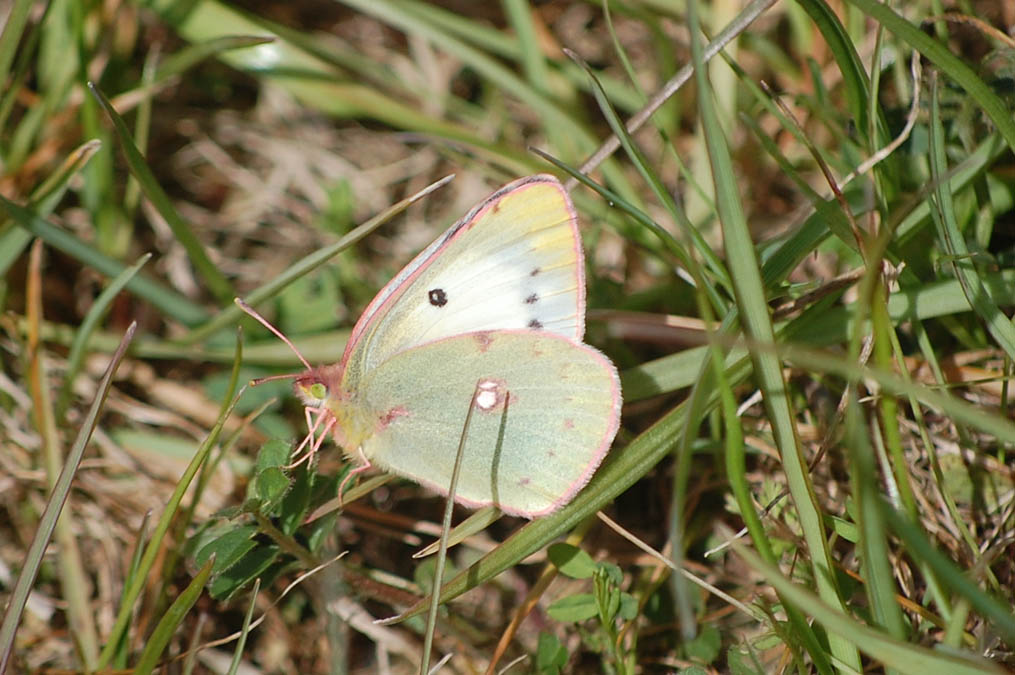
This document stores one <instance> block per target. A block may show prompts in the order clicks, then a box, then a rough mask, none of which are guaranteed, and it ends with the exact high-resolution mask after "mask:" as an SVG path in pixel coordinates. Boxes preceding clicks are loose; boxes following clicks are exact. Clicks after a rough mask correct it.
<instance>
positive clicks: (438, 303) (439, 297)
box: [427, 288, 448, 307]
mask: <svg viewBox="0 0 1015 675" xmlns="http://www.w3.org/2000/svg"><path fill="white" fill-rule="evenodd" d="M427 298H428V299H429V300H430V304H431V305H433V306H434V307H443V306H444V305H446V304H448V294H447V293H445V292H444V289H443V288H433V289H430V291H429V292H428V293H427Z"/></svg>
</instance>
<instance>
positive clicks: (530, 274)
mask: <svg viewBox="0 0 1015 675" xmlns="http://www.w3.org/2000/svg"><path fill="white" fill-rule="evenodd" d="M542 271H543V270H541V269H539V268H538V267H533V268H532V271H531V272H529V276H530V277H535V276H538V275H539V273H540V272H542Z"/></svg>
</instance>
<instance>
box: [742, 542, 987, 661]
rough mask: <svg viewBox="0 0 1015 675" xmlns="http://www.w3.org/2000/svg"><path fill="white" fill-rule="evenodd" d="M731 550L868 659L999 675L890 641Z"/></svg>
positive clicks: (938, 652) (957, 657)
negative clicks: (868, 657) (867, 656)
mask: <svg viewBox="0 0 1015 675" xmlns="http://www.w3.org/2000/svg"><path fill="white" fill-rule="evenodd" d="M732 545H733V548H734V549H735V550H736V552H737V554H738V555H740V556H741V557H742V558H743V559H744V561H745V562H747V564H748V565H750V566H751V567H752V568H753V569H754V570H756V571H758V572H760V573H761V574H763V575H764V576H765V579H767V580H768V582H769V583H770V584H772V586H773V587H775V589H776V590H777V591H778V592H779V594H780V595H782V596H784V597H785V598H786V599H787V600H788V601H789V602H792V603H793V604H794V605H796V606H797V607H799V608H800V609H802V610H803V611H805V612H807V614H809V615H810V616H813V617H814V618H815V620H817V622H818V623H820V624H821V625H823V626H824V627H825V629H826V630H827V631H828V632H829V634H830V635H839V636H842V637H843V638H844V639H845V640H847V641H848V642H849V643H850V644H854V645H856V646H857V647H858V648H860V649H861V650H862V651H863V652H864V653H866V654H867V655H869V656H870V657H871V658H873V659H876V660H877V661H880V662H881V663H882V664H883V665H885V666H886V667H888V668H894V669H896V670H897V671H899V672H900V673H911V674H912V675H927V674H928V673H948V674H949V675H953V674H954V675H960V674H961V675H982V674H983V673H998V674H1000V673H1001V672H1003V671H1002V670H1001V669H1000V668H999V667H997V666H995V665H994V664H991V663H989V662H987V661H982V660H980V659H978V658H976V657H975V656H973V655H972V654H970V655H968V656H966V655H960V654H954V653H950V652H948V651H945V650H943V649H941V650H939V649H928V648H926V647H920V646H917V645H912V644H907V643H905V642H900V641H898V640H895V639H894V638H891V637H889V636H887V635H885V634H884V633H882V632H881V631H878V630H875V629H873V628H870V627H868V626H865V625H864V624H862V623H860V622H859V621H856V620H854V619H852V618H851V617H849V616H848V615H846V614H844V613H843V612H841V611H839V610H837V609H835V608H832V607H830V606H829V605H827V604H826V603H825V602H823V601H822V600H821V599H820V598H818V597H816V596H815V595H813V594H812V593H810V592H808V591H807V590H805V589H804V588H802V587H801V586H799V585H797V584H794V583H792V582H791V581H790V580H789V579H787V578H786V577H784V576H783V575H782V573H781V572H780V571H779V569H778V568H776V567H775V566H773V565H769V564H768V563H766V562H764V561H762V560H761V559H760V558H759V557H758V556H757V555H756V554H755V553H753V552H752V551H750V550H748V549H747V547H745V546H743V545H742V544H740V543H738V542H737V541H736V540H732Z"/></svg>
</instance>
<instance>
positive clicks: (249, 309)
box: [233, 298, 313, 382]
mask: <svg viewBox="0 0 1015 675" xmlns="http://www.w3.org/2000/svg"><path fill="white" fill-rule="evenodd" d="M233 302H235V303H236V306H237V307H239V308H240V309H242V310H243V311H244V312H246V313H247V314H249V315H250V316H252V317H254V318H255V319H257V321H258V322H259V323H260V324H261V325H262V326H264V327H265V328H267V329H268V330H270V331H271V332H272V333H274V334H275V336H276V337H277V338H278V339H279V340H281V341H282V342H284V343H286V344H287V345H288V346H289V349H291V350H293V352H294V353H295V354H296V356H297V357H298V358H299V360H300V362H302V363H303V365H304V366H306V368H307V370H313V368H312V367H311V365H310V364H309V363H308V362H307V360H306V359H305V358H303V354H300V350H298V349H296V345H294V344H293V343H292V340H290V339H289V338H287V337H286V336H285V335H283V334H282V331H280V330H279V329H278V328H275V327H274V326H272V325H271V323H270V322H269V321H268V320H267V319H265V318H264V317H263V316H261V315H260V314H258V313H257V310H256V309H254V308H253V307H251V306H250V305H248V304H247V303H245V302H244V301H243V299H242V298H233ZM282 377H283V378H284V377H291V376H290V375H283V376H282ZM269 379H281V378H262V379H261V380H260V382H267V381H268V380H269Z"/></svg>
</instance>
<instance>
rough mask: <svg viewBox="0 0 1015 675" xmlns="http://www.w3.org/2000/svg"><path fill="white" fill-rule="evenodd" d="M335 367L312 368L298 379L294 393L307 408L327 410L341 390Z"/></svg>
mask: <svg viewBox="0 0 1015 675" xmlns="http://www.w3.org/2000/svg"><path fill="white" fill-rule="evenodd" d="M336 371H337V368H336V367H335V366H323V367H320V368H311V369H310V370H308V371H307V372H305V373H303V374H302V375H299V376H297V377H296V379H295V381H294V382H293V392H294V393H295V394H296V396H297V397H298V398H299V399H300V400H301V401H303V405H304V406H305V407H307V408H318V409H321V408H326V407H327V406H328V403H329V401H333V400H334V399H335V398H336V395H337V393H338V390H339V385H338V377H337V375H338V373H337V372H336Z"/></svg>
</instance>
